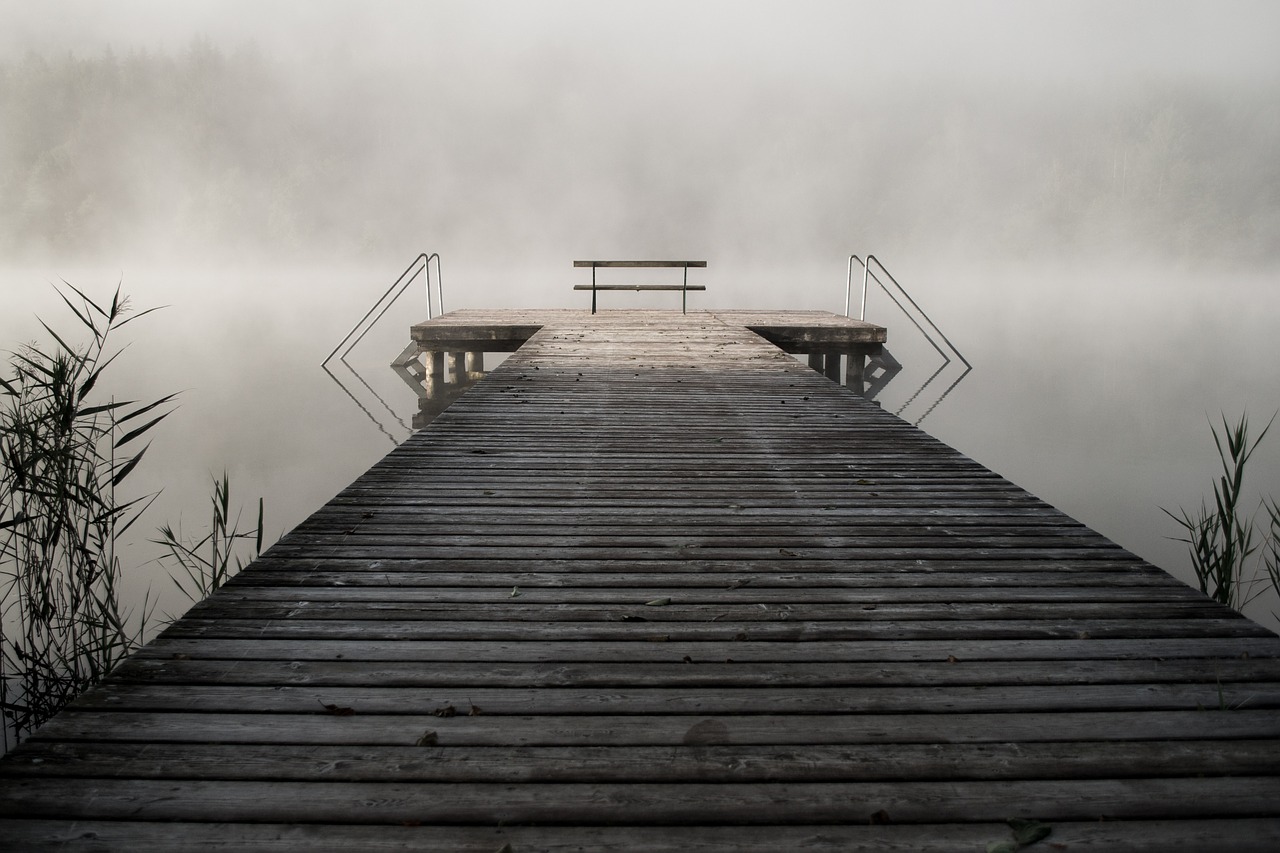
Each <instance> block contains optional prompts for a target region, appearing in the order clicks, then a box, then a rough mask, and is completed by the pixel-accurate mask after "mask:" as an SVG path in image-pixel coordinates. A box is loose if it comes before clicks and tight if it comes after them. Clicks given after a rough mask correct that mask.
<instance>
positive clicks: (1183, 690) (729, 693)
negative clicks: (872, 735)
mask: <svg viewBox="0 0 1280 853" xmlns="http://www.w3.org/2000/svg"><path fill="white" fill-rule="evenodd" d="M330 704H332V705H337V706H338V707H343V708H351V709H354V711H355V713H358V714H366V713H368V714H431V713H434V712H435V711H437V710H439V709H444V708H449V707H453V708H455V709H462V710H463V711H469V709H470V708H471V707H472V706H475V707H477V708H480V709H482V710H483V712H484V713H485V714H486V715H516V716H523V715H527V714H580V715H592V714H708V715H716V714H761V713H773V714H779V713H791V714H903V713H913V712H927V713H937V714H942V713H975V712H979V711H983V710H987V709H990V708H1000V709H1002V710H1003V711H1005V712H1008V713H1013V712H1027V711H1036V712H1043V711H1102V710H1108V711H1118V710H1148V711H1178V710H1192V711H1194V710H1200V709H1205V710H1206V711H1207V710H1209V709H1218V708H1224V709H1227V710H1231V709H1241V708H1249V709H1273V708H1280V684H1277V683H1274V682H1248V683H1244V684H1235V683H1224V684H1160V683H1132V684H1082V685H1073V686H1072V688H1071V689H1070V690H1064V689H1063V688H1062V687H1061V686H1058V685H1036V686H1021V685H1017V686H1010V685H995V686H990V687H987V686H980V687H975V686H963V685H957V686H948V687H893V686H890V687H806V688H803V689H800V688H794V687H785V688H772V687H737V688H735V687H703V688H700V689H698V690H696V691H695V690H691V689H688V688H679V687H655V688H644V687H608V688H606V687H592V688H590V689H584V688H578V687H569V688H565V687H543V688H521V687H512V688H494V687H477V688H471V687H469V686H465V685H464V686H454V685H445V686H436V687H401V688H397V687H386V686H381V685H377V686H360V687H349V686H324V685H319V686H312V685H298V686H291V685H274V686H253V685H237V684H208V685H206V684H184V685H183V686H182V689H180V690H176V689H173V688H172V687H170V686H168V685H163V684H146V683H130V682H125V681H117V680H112V681H110V682H106V683H104V684H103V685H101V686H100V687H98V688H96V689H94V690H92V691H90V692H88V693H85V694H84V695H83V696H81V697H80V698H79V699H77V700H76V701H75V704H74V707H75V708H76V709H78V710H80V711H88V710H90V709H94V708H100V709H104V710H123V709H137V710H144V711H166V710H168V711H172V710H192V711H194V710H199V711H202V712H214V711H218V712H244V711H258V712H268V713H306V712H308V711H309V712H312V713H324V706H326V705H330ZM992 723H993V724H997V725H998V721H997V720H992Z"/></svg>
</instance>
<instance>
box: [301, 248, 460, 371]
mask: <svg viewBox="0 0 1280 853" xmlns="http://www.w3.org/2000/svg"><path fill="white" fill-rule="evenodd" d="M433 258H434V259H435V262H436V304H437V305H439V306H440V313H441V314H443V313H444V285H443V283H442V282H443V279H444V276H443V274H442V273H441V272H440V254H439V253H438V252H432V253H431V254H430V255H428V254H427V253H426V252H423V253H421V254H419V255H418V257H416V258H414V259H413V262H412V263H410V264H409V266H407V267H405V269H404V272H402V273H400V275H399V276H398V277H397V278H396V280H395V281H394V282H392V284H391V286H390V287H388V288H387V292H386V293H384V294H382V295H381V296H379V297H378V299H377V301H376V302H374V303H373V307H372V308H370V309H369V310H368V311H367V312H366V313H365V315H364V316H363V317H361V318H360V322H358V323H356V324H355V325H354V326H352V327H351V331H349V332H347V335H346V337H344V338H343V339H342V340H341V341H340V342H339V343H338V345H337V346H336V347H334V348H333V352H331V353H329V354H328V355H327V356H325V359H324V361H322V362H320V366H321V367H324V366H325V365H326V364H328V363H329V361H330V360H331V359H332V358H333V357H334V356H335V355H337V354H338V350H340V349H342V347H343V345H344V344H346V343H347V341H351V336H352V335H355V333H356V330H357V329H359V328H360V327H361V326H364V327H365V328H364V331H363V332H361V333H360V335H359V336H358V337H356V339H355V340H354V341H351V344H350V346H348V347H347V348H346V349H345V350H343V353H342V355H341V356H339V358H340V359H345V358H346V357H347V353H349V352H351V350H352V349H354V348H355V345H356V344H358V343H360V341H361V340H363V339H364V336H365V335H367V334H369V330H370V329H372V328H373V327H374V325H375V324H376V323H377V322H378V321H379V320H381V319H382V315H383V314H386V313H387V311H388V310H389V309H390V308H391V306H392V305H393V304H395V301H396V300H397V299H399V298H400V295H401V294H403V293H404V292H405V291H406V290H408V289H409V285H410V284H413V280H414V279H416V278H417V277H418V273H423V274H424V277H425V279H426V285H427V287H426V292H427V319H428V320H431V319H433V315H432V313H431V260H432V259H433ZM396 287H399V288H400V289H399V290H398V291H396V294H395V296H391V292H392V291H393V290H396ZM388 296H391V299H390V300H388V299H387V297H388ZM384 302H385V303H386V304H385V305H384V304H383V303H384ZM379 305H381V306H382V310H381V311H378V306H379ZM375 311H378V316H376V317H374V318H373V320H372V321H370V322H369V323H368V325H365V321H367V320H369V318H370V317H371V316H373V312H375Z"/></svg>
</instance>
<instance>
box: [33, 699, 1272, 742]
mask: <svg viewBox="0 0 1280 853" xmlns="http://www.w3.org/2000/svg"><path fill="white" fill-rule="evenodd" d="M456 707H457V710H458V711H459V713H458V714H457V715H455V716H452V717H441V716H436V715H435V714H433V713H431V712H430V711H426V712H420V713H416V714H414V713H409V714H402V713H396V714H373V713H367V712H365V711H367V709H364V708H362V709H361V713H355V714H353V715H351V716H341V717H339V716H335V715H332V714H328V713H324V708H323V707H321V706H320V705H313V706H308V707H304V708H303V710H302V711H301V712H297V713H287V712H280V711H270V712H263V713H244V712H235V711H228V712H223V713H206V712H205V711H204V710H203V709H200V708H196V709H194V710H191V711H187V712H182V711H119V710H96V709H95V710H87V711H82V710H79V709H78V708H75V707H73V708H72V709H71V710H69V711H67V712H64V713H62V714H60V715H59V716H57V717H55V718H54V719H53V720H51V721H50V722H48V723H46V724H45V725H44V726H43V727H42V728H41V729H40V731H39V732H38V733H37V734H36V735H35V736H34V737H33V738H32V741H31V743H36V742H52V741H107V740H110V741H126V742H130V743H157V742H175V743H176V742H182V743H233V744H235V743H239V744H331V745H343V744H347V745H388V746H411V745H413V744H414V743H416V742H417V741H418V739H419V738H421V737H422V734H423V733H424V732H425V731H427V730H428V729H430V730H432V731H435V732H436V733H437V740H438V742H439V743H441V744H444V745H446V746H502V747H515V746H584V747H599V746H661V747H678V746H683V745H685V743H686V741H687V740H695V741H698V740H701V741H702V742H706V743H711V742H718V743H725V744H739V745H746V744H757V745H795V746H804V745H810V746H819V745H856V744H877V745H883V744H913V743H916V744H934V743H944V744H946V743H951V744H959V743H1018V744H1024V745H1038V744H1045V743H1065V744H1075V743H1081V742H1090V743H1117V742H1127V741H1151V742H1153V743H1168V742H1173V741H1183V740H1216V741H1232V740H1237V739H1267V738H1270V739H1274V738H1275V737H1276V735H1277V732H1280V709H1275V710H1267V709H1253V708H1251V707H1250V706H1248V705H1246V706H1245V707H1244V708H1240V709H1237V710H1234V711H1230V712H1225V713H1224V712H1220V711H1215V710H1207V711H1202V710H1194V711H1161V710H1118V711H1047V712H1021V713H1008V712H1006V711H1004V710H1003V709H999V708H995V709H992V710H991V711H990V712H988V713H981V712H979V713H945V714H922V713H914V712H905V713H900V714H892V715H875V714H836V715H831V714H770V713H752V714H742V715H687V714H686V715H682V714H654V715H632V716H627V715H621V714H594V715H582V714H578V715H572V716H565V715H556V714H551V715H547V716H528V715H516V716H502V717H498V716H494V715H491V714H486V713H483V711H484V709H483V708H481V711H482V713H480V714H479V715H475V716H472V715H470V714H469V711H470V708H471V705H470V704H469V703H468V704H467V705H463V706H456ZM353 710H354V709H353ZM1027 748H1028V750H1029V751H1032V752H1034V750H1035V749H1036V748H1037V747H1035V746H1028V747H1027Z"/></svg>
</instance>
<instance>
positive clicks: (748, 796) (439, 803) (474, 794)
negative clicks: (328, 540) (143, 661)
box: [0, 776, 1280, 825]
mask: <svg viewBox="0 0 1280 853" xmlns="http://www.w3.org/2000/svg"><path fill="white" fill-rule="evenodd" d="M1017 787H1018V800H1019V805H1020V806H1021V807H1022V808H1023V809H1025V813H1027V814H1035V815H1037V816H1038V818H1039V819H1040V820H1043V821H1058V820H1142V819H1148V820H1149V819H1166V820H1181V819H1187V818H1197V817H1242V818H1249V817H1259V816H1269V817H1280V814H1278V812H1280V779H1277V778H1275V777H1249V776H1240V777H1219V778H1204V779H1141V778H1137V779H1118V780H1057V781H1038V780H1025V781H1022V782H1020V783H1019V784H1018V786H1017ZM6 789H7V791H6V796H5V797H4V798H3V799H0V817H21V818H50V817H60V816H63V815H65V814H66V813H67V811H73V812H75V813H77V814H80V815H82V816H83V817H84V818H85V819H89V820H111V819H132V820H137V819H140V818H142V819H147V820H162V821H172V820H197V821H269V822H293V821H297V822H306V821H308V820H312V819H314V817H315V816H316V815H325V816H326V819H328V820H330V821H334V822H341V823H362V824H387V823H391V824H398V823H404V822H407V821H412V822H421V823H452V824H457V823H471V824H474V823H488V824H490V825H492V822H497V823H501V824H504V825H505V824H524V823H552V824H556V823H572V824H576V825H584V824H585V825H609V824H619V823H623V824H630V823H635V824H642V825H643V824H649V825H654V824H682V823H691V822H694V823H696V822H708V823H722V822H724V823H740V824H770V823H786V822H788V821H789V820H792V819H794V816H795V815H797V814H803V815H804V816H805V817H806V819H807V821H808V822H811V823H826V822H850V823H852V822H871V821H872V820H873V817H874V816H875V815H877V814H880V813H882V812H883V813H885V814H886V815H887V816H888V818H889V819H890V820H892V821H894V822H901V823H921V822H929V823H947V822H957V821H975V822H976V821H981V822H993V821H999V820H1003V818H1002V815H1007V814H1008V810H1009V799H1008V798H1009V785H1008V784H1007V783H1006V782H1004V781H995V782H988V781H978V782H966V781H957V782H875V783H856V782H854V783H779V784H770V785H735V784H722V785H717V784H711V783H701V782H691V783H683V784H675V785H671V784H640V783H631V784H622V785H618V784H576V783H567V784H562V785H557V786H555V790H554V796H548V793H549V792H548V791H547V790H546V787H545V786H543V785H502V786H500V787H499V786H495V785H492V784H471V783H416V784H407V783H399V782H382V783H375V782H342V783H306V782H283V781H272V782H259V781H250V780H237V781H234V782H223V781H192V780H163V781H153V780H136V779H127V780H126V779H107V780H101V779H68V778H27V779H14V780H11V781H9V782H8V783H7V784H6Z"/></svg>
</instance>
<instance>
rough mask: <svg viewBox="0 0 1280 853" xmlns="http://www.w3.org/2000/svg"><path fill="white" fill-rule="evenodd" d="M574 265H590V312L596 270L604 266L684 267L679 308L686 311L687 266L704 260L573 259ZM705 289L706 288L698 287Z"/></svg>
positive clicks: (703, 263)
mask: <svg viewBox="0 0 1280 853" xmlns="http://www.w3.org/2000/svg"><path fill="white" fill-rule="evenodd" d="M573 265H574V266H575V267H591V313H592V314H594V313H596V270H597V269H599V268H604V267H614V268H617V267H624V268H630V269H656V268H661V267H667V268H670V267H675V268H677V269H680V268H683V269H684V283H683V285H682V286H681V287H680V290H681V291H682V292H681V294H680V310H681V311H682V312H687V311H688V305H689V267H705V266H706V265H707V262H706V261H574V262H573ZM635 289H636V290H657V289H662V290H669V289H675V288H673V287H671V286H669V285H668V286H665V287H662V288H658V287H656V286H648V287H646V286H645V285H636V287H635ZM698 289H699V290H705V289H706V288H698Z"/></svg>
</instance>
